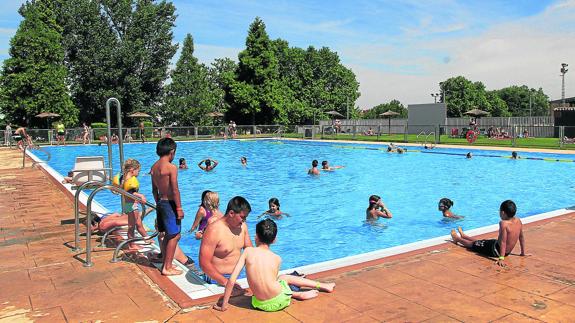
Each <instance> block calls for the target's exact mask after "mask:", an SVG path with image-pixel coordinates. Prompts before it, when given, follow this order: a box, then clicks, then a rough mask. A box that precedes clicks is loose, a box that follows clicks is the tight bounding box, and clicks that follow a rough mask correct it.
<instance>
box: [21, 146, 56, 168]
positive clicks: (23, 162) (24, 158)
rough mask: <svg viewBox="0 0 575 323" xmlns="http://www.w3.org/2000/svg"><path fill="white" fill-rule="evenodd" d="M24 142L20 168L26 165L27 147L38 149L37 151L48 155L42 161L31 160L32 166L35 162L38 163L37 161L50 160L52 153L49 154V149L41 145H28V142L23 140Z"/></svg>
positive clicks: (45, 161)
mask: <svg viewBox="0 0 575 323" xmlns="http://www.w3.org/2000/svg"><path fill="white" fill-rule="evenodd" d="M24 142H25V144H24V150H23V151H22V168H25V167H26V150H27V149H28V150H30V149H36V150H39V151H41V152H43V153H45V154H46V155H47V156H48V158H46V160H44V161H39V162H37V161H35V160H32V167H34V166H35V165H36V164H39V163H47V162H49V161H50V159H52V154H50V152H49V151H47V150H45V149H44V148H42V147H40V146H36V145H28V144H27V143H26V141H24Z"/></svg>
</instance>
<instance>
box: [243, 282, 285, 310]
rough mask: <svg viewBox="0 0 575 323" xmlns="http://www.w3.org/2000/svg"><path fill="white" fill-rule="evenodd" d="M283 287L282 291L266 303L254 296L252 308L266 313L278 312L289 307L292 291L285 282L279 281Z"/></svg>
mask: <svg viewBox="0 0 575 323" xmlns="http://www.w3.org/2000/svg"><path fill="white" fill-rule="evenodd" d="M278 282H279V283H280V285H281V286H282V291H281V292H280V293H279V294H278V295H277V296H276V297H274V298H271V299H268V300H266V301H260V300H259V299H257V298H256V297H255V296H252V306H253V307H254V308H257V309H259V310H262V311H265V312H276V311H279V310H282V309H284V308H286V307H288V306H289V304H290V302H291V295H292V291H291V289H290V288H289V285H288V283H287V282H286V281H285V280H278Z"/></svg>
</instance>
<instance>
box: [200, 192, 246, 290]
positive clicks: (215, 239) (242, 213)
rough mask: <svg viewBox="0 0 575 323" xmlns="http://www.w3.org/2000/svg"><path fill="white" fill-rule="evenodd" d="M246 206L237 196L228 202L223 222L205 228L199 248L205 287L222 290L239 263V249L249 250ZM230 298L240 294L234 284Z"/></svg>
mask: <svg viewBox="0 0 575 323" xmlns="http://www.w3.org/2000/svg"><path fill="white" fill-rule="evenodd" d="M251 210H252V208H251V206H250V203H249V202H248V201H247V200H246V199H245V198H243V197H241V196H236V197H234V198H232V199H231V200H230V201H229V202H228V207H227V209H226V213H225V215H224V217H223V218H221V219H219V220H217V221H215V222H213V223H211V224H210V225H208V226H207V227H206V230H205V231H204V235H203V238H202V243H201V245H200V267H201V268H202V270H203V271H204V273H205V274H206V281H207V282H208V283H211V284H214V283H217V284H219V285H221V286H226V284H227V283H228V278H227V277H225V276H224V275H228V276H229V274H231V273H232V271H233V270H234V266H235V265H236V263H237V262H238V259H240V255H241V252H242V249H245V248H247V247H252V246H253V245H252V241H251V240H250V235H249V233H248V226H247V225H246V223H245V222H246V218H247V217H248V214H249V213H250V212H251ZM233 288H234V293H235V294H234V295H239V294H241V293H242V288H241V287H240V286H239V285H237V284H235V285H234V286H233Z"/></svg>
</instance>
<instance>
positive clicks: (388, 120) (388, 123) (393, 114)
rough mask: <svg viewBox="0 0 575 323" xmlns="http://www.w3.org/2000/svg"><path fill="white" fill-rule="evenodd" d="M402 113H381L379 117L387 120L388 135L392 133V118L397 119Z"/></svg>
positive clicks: (388, 111)
mask: <svg viewBox="0 0 575 323" xmlns="http://www.w3.org/2000/svg"><path fill="white" fill-rule="evenodd" d="M400 114H401V113H397V112H395V111H391V110H387V111H385V112H384V113H380V114H379V115H380V116H382V117H385V118H387V133H390V132H391V117H395V116H398V115H400Z"/></svg>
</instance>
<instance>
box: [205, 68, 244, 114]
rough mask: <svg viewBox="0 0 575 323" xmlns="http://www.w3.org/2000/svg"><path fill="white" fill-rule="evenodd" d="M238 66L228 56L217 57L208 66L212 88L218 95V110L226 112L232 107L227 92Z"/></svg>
mask: <svg viewBox="0 0 575 323" xmlns="http://www.w3.org/2000/svg"><path fill="white" fill-rule="evenodd" d="M237 68H238V66H237V64H236V63H235V62H234V61H233V60H231V59H229V58H227V57H225V58H216V59H215V60H214V61H213V62H212V65H211V66H210V67H209V68H208V78H209V80H210V88H211V90H212V92H213V94H214V96H215V97H216V103H215V110H216V111H219V112H222V113H225V112H226V111H228V109H229V108H230V104H229V103H228V100H229V98H228V97H227V93H228V92H229V89H230V86H231V84H232V83H233V81H234V79H235V77H236V70H237Z"/></svg>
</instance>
